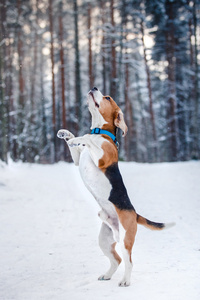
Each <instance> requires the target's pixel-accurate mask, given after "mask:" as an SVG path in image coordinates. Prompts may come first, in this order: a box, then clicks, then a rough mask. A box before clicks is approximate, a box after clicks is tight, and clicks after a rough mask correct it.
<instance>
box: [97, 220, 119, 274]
mask: <svg viewBox="0 0 200 300" xmlns="http://www.w3.org/2000/svg"><path fill="white" fill-rule="evenodd" d="M115 245H116V242H115V240H114V237H113V231H112V229H111V228H110V227H109V226H108V225H107V224H105V223H102V226H101V231H100V234H99V246H100V248H101V250H102V251H103V253H104V254H105V255H106V256H107V257H108V258H109V260H110V268H109V270H108V271H107V272H106V273H105V274H104V275H101V276H100V277H99V278H98V279H99V280H109V279H111V277H112V275H113V274H114V273H115V272H116V270H117V268H118V266H119V264H120V263H121V258H120V256H119V255H118V254H117V252H116V250H115Z"/></svg>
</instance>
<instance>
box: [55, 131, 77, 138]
mask: <svg viewBox="0 0 200 300" xmlns="http://www.w3.org/2000/svg"><path fill="white" fill-rule="evenodd" d="M57 137H58V138H59V139H65V140H70V139H72V138H74V135H73V134H72V133H71V132H70V131H69V130H66V129H60V130H59V131H58V132H57Z"/></svg>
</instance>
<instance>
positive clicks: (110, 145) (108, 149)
mask: <svg viewBox="0 0 200 300" xmlns="http://www.w3.org/2000/svg"><path fill="white" fill-rule="evenodd" d="M110 140H111V139H110ZM101 147H102V149H103V152H104V155H103V157H102V158H101V159H100V160H99V168H100V169H101V170H102V171H103V172H105V170H106V169H107V168H108V167H109V166H110V165H112V164H113V163H116V162H117V161H118V151H117V147H116V146H115V144H114V142H108V141H105V142H104V143H103V144H102V146H101Z"/></svg>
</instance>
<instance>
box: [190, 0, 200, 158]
mask: <svg viewBox="0 0 200 300" xmlns="http://www.w3.org/2000/svg"><path fill="white" fill-rule="evenodd" d="M193 24H194V40H195V42H194V54H195V55H194V57H195V59H194V64H195V78H194V86H195V99H194V101H195V104H194V142H193V149H192V156H193V158H195V159H199V158H200V140H199V126H200V123H199V66H198V42H197V10H196V0H194V2H193Z"/></svg>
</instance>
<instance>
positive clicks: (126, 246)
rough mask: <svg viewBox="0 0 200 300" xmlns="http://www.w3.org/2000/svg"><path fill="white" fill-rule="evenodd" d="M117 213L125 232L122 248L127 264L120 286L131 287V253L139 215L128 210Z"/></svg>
mask: <svg viewBox="0 0 200 300" xmlns="http://www.w3.org/2000/svg"><path fill="white" fill-rule="evenodd" d="M117 213H118V216H119V220H120V223H121V225H122V226H123V231H124V235H122V239H121V241H120V242H121V243H122V244H121V246H122V253H123V259H124V264H125V273H124V277H123V279H122V280H121V281H120V283H119V286H129V285H130V279H131V271H132V268H133V264H132V258H131V253H132V247H133V244H134V241H135V235H136V232H137V215H136V213H135V211H126V210H117Z"/></svg>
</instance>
